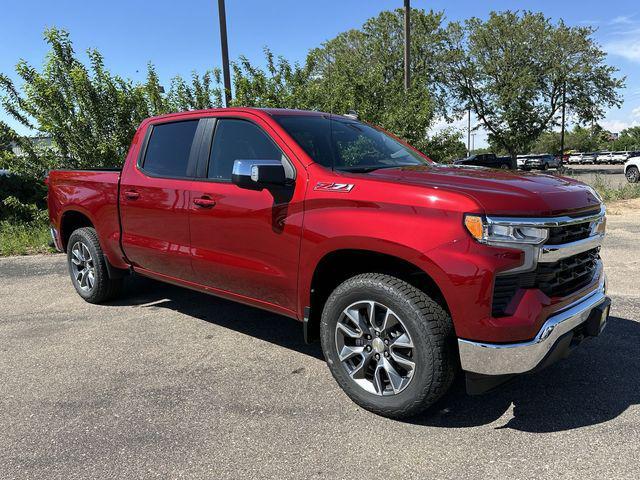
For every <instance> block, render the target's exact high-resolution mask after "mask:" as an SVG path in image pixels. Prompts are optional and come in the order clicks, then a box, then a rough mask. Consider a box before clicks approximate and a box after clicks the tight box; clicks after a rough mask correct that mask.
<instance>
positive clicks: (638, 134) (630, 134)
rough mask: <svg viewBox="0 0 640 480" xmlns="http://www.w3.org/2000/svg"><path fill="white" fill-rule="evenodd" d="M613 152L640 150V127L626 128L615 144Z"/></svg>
mask: <svg viewBox="0 0 640 480" xmlns="http://www.w3.org/2000/svg"><path fill="white" fill-rule="evenodd" d="M612 149H613V150H627V151H629V150H635V151H637V150H640V127H629V128H625V129H624V130H622V132H620V135H619V136H618V138H617V140H615V141H614V142H613V148H612Z"/></svg>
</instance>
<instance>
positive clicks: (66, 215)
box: [60, 208, 95, 252]
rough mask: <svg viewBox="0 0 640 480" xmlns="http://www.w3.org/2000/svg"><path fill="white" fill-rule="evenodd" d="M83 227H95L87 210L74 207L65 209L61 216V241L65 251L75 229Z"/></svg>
mask: <svg viewBox="0 0 640 480" xmlns="http://www.w3.org/2000/svg"><path fill="white" fill-rule="evenodd" d="M83 227H93V228H95V225H94V223H93V221H92V220H91V218H90V216H89V215H88V214H87V213H86V212H83V211H81V210H80V209H75V208H73V209H68V210H65V211H64V212H63V213H62V216H61V217H60V242H61V244H62V245H61V246H62V249H63V251H65V252H66V251H67V246H68V243H69V237H71V234H72V233H73V232H74V231H75V230H77V229H79V228H83Z"/></svg>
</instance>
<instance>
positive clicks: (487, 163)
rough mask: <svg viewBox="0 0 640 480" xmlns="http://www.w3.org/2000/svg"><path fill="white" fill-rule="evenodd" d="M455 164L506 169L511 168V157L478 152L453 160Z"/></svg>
mask: <svg viewBox="0 0 640 480" xmlns="http://www.w3.org/2000/svg"><path fill="white" fill-rule="evenodd" d="M454 164H456V165H476V166H479V167H489V168H501V169H503V170H507V169H510V168H511V164H512V161H511V158H509V157H498V156H497V155H496V154H495V153H478V154H475V155H471V156H470V157H467V158H462V159H460V160H456V161H455V162H454Z"/></svg>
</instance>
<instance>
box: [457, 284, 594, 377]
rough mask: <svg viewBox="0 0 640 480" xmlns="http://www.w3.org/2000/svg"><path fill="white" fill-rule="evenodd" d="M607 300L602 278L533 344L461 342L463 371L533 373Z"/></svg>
mask: <svg viewBox="0 0 640 480" xmlns="http://www.w3.org/2000/svg"><path fill="white" fill-rule="evenodd" d="M606 300H607V296H606V292H605V284H604V276H603V280H602V282H601V284H600V285H599V287H598V289H597V290H595V291H593V292H591V293H590V294H589V295H588V296H586V297H583V298H581V299H579V300H578V301H576V302H575V303H573V304H571V305H569V306H567V307H566V308H565V309H564V310H562V311H560V312H558V313H556V314H554V315H553V316H552V317H549V319H547V321H546V322H545V323H544V325H543V326H542V328H541V329H540V331H539V332H538V334H537V335H536V336H535V338H534V339H533V340H529V341H527V342H518V343H507V344H499V343H483V342H474V341H471V340H463V339H458V349H459V352H460V363H461V365H462V369H463V370H465V371H467V372H473V373H479V374H482V375H510V374H518V373H525V372H528V371H530V370H533V369H534V368H536V367H537V366H538V365H539V364H540V363H541V362H542V361H543V360H544V359H545V357H546V356H547V354H548V353H549V352H550V351H551V349H552V348H553V347H554V345H555V344H556V341H557V340H558V339H559V338H560V337H562V336H563V335H564V334H566V333H568V332H570V331H571V330H573V329H574V328H576V327H577V326H579V325H580V324H582V323H584V322H586V321H587V319H588V318H589V314H590V313H591V311H592V310H593V309H594V308H596V307H598V306H599V305H600V304H602V303H604V302H605V301H606Z"/></svg>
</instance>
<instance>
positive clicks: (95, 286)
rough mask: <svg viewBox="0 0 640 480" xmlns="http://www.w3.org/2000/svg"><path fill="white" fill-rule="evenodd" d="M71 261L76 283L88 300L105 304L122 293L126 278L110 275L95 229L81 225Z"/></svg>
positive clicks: (72, 240)
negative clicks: (123, 281) (116, 277)
mask: <svg viewBox="0 0 640 480" xmlns="http://www.w3.org/2000/svg"><path fill="white" fill-rule="evenodd" d="M67 263H68V266H69V274H70V275H71V281H72V282H73V286H74V287H75V289H76V291H77V292H78V294H79V295H80V296H81V297H82V298H83V299H85V300H86V301H87V302H89V303H101V302H104V301H106V300H109V299H111V298H113V297H115V296H116V295H117V294H118V293H119V292H120V289H121V287H122V279H112V278H109V273H108V271H107V265H106V259H105V258H104V255H103V253H102V248H101V247H100V242H99V241H98V234H97V233H96V231H95V229H93V228H91V227H84V228H79V229H78V230H76V231H74V232H73V233H72V234H71V236H70V237H69V242H68V247H67Z"/></svg>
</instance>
